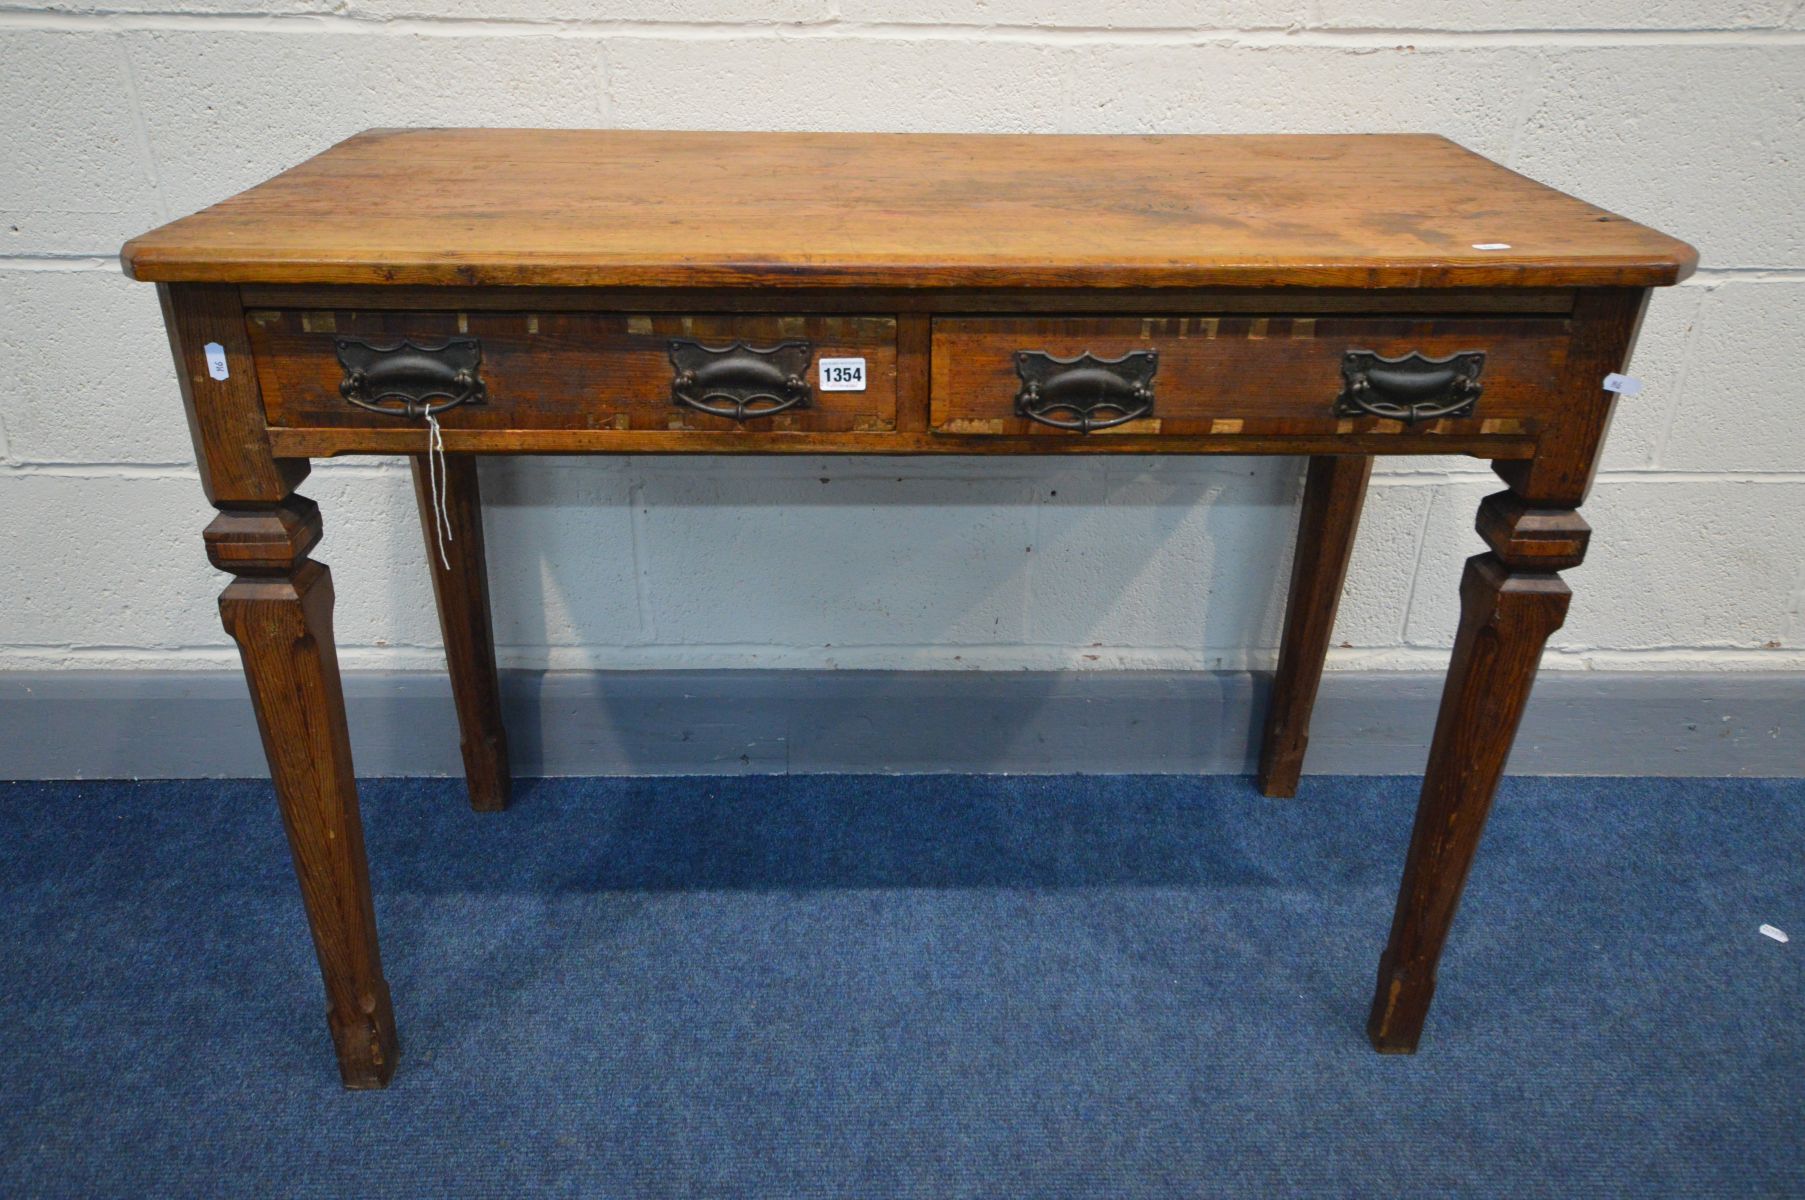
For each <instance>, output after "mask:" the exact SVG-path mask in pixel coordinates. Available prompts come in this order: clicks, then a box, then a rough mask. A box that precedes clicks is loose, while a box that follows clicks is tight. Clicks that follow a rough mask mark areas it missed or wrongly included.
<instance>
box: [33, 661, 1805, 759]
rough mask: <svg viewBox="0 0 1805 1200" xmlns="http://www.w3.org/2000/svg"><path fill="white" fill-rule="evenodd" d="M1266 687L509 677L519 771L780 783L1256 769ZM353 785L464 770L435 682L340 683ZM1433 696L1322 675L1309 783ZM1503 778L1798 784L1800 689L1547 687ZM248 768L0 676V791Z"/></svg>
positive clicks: (203, 691)
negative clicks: (863, 775)
mask: <svg viewBox="0 0 1805 1200" xmlns="http://www.w3.org/2000/svg"><path fill="white" fill-rule="evenodd" d="M1266 688H1267V680H1266V677H1265V676H1263V675H1250V674H1247V673H1244V672H1224V673H1208V672H1197V673H1190V672H1158V671H1148V672H1019V673H1017V672H1012V673H1008V674H1001V673H997V674H989V673H964V672H945V671H920V672H886V671H660V672H642V671H608V672H554V673H544V672H527V671H515V672H507V673H505V674H504V679H503V692H504V704H505V707H506V710H507V719H508V731H509V737H510V740H511V742H512V750H513V757H514V769H515V773H516V774H517V775H520V776H523V777H526V776H539V775H672V774H686V775H687V774H730V773H740V772H766V773H770V772H786V771H872V772H899V773H900V772H933V771H973V772H1012V773H1059V772H1086V773H1092V774H1098V773H1104V772H1143V771H1144V772H1197V773H1228V774H1236V773H1250V772H1251V771H1252V770H1253V767H1254V760H1255V756H1256V754H1257V753H1258V744H1257V743H1258V736H1259V717H1260V714H1261V713H1263V712H1264V709H1265V703H1266ZM345 693H346V702H347V705H348V708H349V711H350V719H351V741H352V744H353V747H354V750H355V755H356V760H357V768H358V773H359V774H361V775H446V774H454V773H457V772H459V771H460V770H461V769H462V768H461V767H460V765H459V759H458V750H457V729H456V719H455V717H454V715H453V713H452V708H451V695H450V689H449V686H448V684H447V683H446V682H445V680H444V678H443V677H441V676H439V675H435V674H430V673H356V674H347V675H346V676H345ZM1440 694H1441V677H1440V675H1438V674H1430V673H1414V672H1412V673H1401V672H1372V673H1366V672H1359V673H1355V672H1332V673H1330V674H1329V675H1328V676H1327V677H1326V678H1325V679H1324V682H1323V688H1322V697H1321V699H1320V701H1319V702H1318V704H1317V709H1316V718H1315V721H1314V732H1313V735H1312V740H1311V744H1310V757H1309V760H1308V763H1307V764H1306V769H1307V770H1308V771H1310V772H1311V773H1318V774H1383V775H1390V774H1415V773H1417V772H1419V771H1421V770H1422V768H1423V762H1424V759H1425V757H1426V754H1427V746H1428V740H1429V734H1430V732H1431V730H1432V729H1433V728H1434V724H1435V712H1436V706H1437V702H1438V700H1439V698H1440ZM1510 766H1511V770H1512V771H1513V772H1516V773H1518V774H1544V775H1783V776H1799V775H1805V675H1801V674H1791V673H1789V674H1760V675H1720V674H1705V673H1688V674H1671V675H1655V674H1643V673H1606V672H1587V673H1583V674H1580V673H1563V672H1545V673H1544V674H1543V675H1542V676H1541V679H1540V680H1539V682H1538V683H1537V684H1536V691H1535V696H1534V699H1533V700H1532V701H1531V703H1530V707H1529V713H1528V716H1527V717H1526V718H1525V720H1524V726H1523V730H1522V733H1521V735H1520V736H1519V737H1518V740H1517V749H1516V753H1515V755H1514V756H1513V757H1512V759H1511V764H1510ZM264 773H265V766H264V761H263V752H262V747H261V746H260V745H259V743H258V740H257V729H256V725H255V723H254V721H253V720H252V717H251V710H250V702H249V699H248V697H247V695H246V692H245V686H244V682H243V680H241V679H240V678H239V677H238V676H237V675H236V674H235V673H228V672H138V673H132V672H103V671H93V672H42V673H0V778H7V779H67V778H87V779H103V778H134V777H135V778H179V777H197V776H198V777H210V776H256V775H263V774H264Z"/></svg>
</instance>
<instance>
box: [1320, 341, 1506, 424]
mask: <svg viewBox="0 0 1805 1200" xmlns="http://www.w3.org/2000/svg"><path fill="white" fill-rule="evenodd" d="M1484 369H1485V351H1483V350H1463V351H1461V352H1460V353H1458V354H1450V355H1448V357H1446V358H1426V357H1424V356H1423V355H1421V354H1418V353H1416V352H1414V351H1412V352H1411V353H1409V354H1406V355H1403V356H1402V357H1400V358H1386V357H1385V356H1384V355H1381V354H1377V353H1374V352H1373V351H1371V350H1349V351H1348V352H1347V353H1346V354H1344V355H1342V356H1341V379H1342V388H1341V395H1339V396H1337V397H1335V415H1336V416H1338V417H1363V416H1364V417H1387V418H1390V419H1391V420H1393V421H1403V422H1404V423H1405V424H1407V425H1408V424H1414V423H1416V422H1417V421H1433V420H1435V419H1436V418H1437V417H1464V416H1467V415H1468V414H1470V413H1471V412H1472V411H1473V406H1474V405H1475V404H1477V403H1479V392H1480V385H1479V372H1481V371H1483V370H1484Z"/></svg>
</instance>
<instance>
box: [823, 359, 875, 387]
mask: <svg viewBox="0 0 1805 1200" xmlns="http://www.w3.org/2000/svg"><path fill="white" fill-rule="evenodd" d="M821 390H822V391H824V392H862V391H864V390H865V360H864V359H862V358H824V359H822V360H821Z"/></svg>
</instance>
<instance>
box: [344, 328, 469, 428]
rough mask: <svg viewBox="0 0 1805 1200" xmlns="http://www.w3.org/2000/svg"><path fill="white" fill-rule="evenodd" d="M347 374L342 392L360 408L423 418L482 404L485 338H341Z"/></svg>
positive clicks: (394, 415)
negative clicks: (434, 341)
mask: <svg viewBox="0 0 1805 1200" xmlns="http://www.w3.org/2000/svg"><path fill="white" fill-rule="evenodd" d="M334 344H335V345H336V347H337V349H338V363H339V366H341V367H343V368H344V370H345V377H344V378H343V379H342V380H340V381H339V385H338V393H339V395H341V396H343V397H344V398H345V399H347V400H349V401H350V402H351V403H353V404H355V405H357V407H359V408H367V409H369V410H370V411H371V412H378V413H385V414H387V415H389V416H392V417H413V418H416V419H417V418H420V417H426V416H432V415H433V414H435V413H442V412H444V411H445V410H446V409H448V408H456V407H457V406H458V405H460V404H481V403H482V402H483V400H484V399H485V398H486V397H487V395H488V393H487V390H486V389H485V388H484V386H483V380H482V365H483V347H482V343H481V342H479V341H477V340H476V339H475V338H467V337H454V338H447V339H446V340H445V341H444V342H442V343H440V344H438V345H429V344H427V343H424V342H416V341H414V340H413V339H412V338H399V339H396V340H394V341H389V342H372V341H366V340H365V339H363V338H354V337H341V338H338V339H337V340H336V342H335V343H334Z"/></svg>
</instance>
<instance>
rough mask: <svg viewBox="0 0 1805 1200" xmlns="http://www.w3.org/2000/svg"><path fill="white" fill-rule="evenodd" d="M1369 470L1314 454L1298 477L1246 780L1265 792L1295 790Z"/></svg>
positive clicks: (1366, 463)
mask: <svg viewBox="0 0 1805 1200" xmlns="http://www.w3.org/2000/svg"><path fill="white" fill-rule="evenodd" d="M1372 471H1373V460H1372V456H1371V455H1345V456H1336V455H1318V456H1317V457H1314V458H1312V459H1311V460H1310V466H1309V469H1308V471H1307V472H1306V474H1305V477H1304V502H1303V507H1302V510H1301V511H1300V512H1299V514H1298V522H1297V551H1296V553H1295V555H1294V556H1293V557H1292V560H1291V592H1290V596H1289V598H1288V599H1287V600H1286V602H1285V632H1284V635H1283V640H1282V641H1281V642H1280V644H1279V663H1278V670H1277V671H1276V672H1275V673H1274V675H1273V680H1272V701H1271V704H1270V706H1269V707H1268V708H1267V710H1266V732H1265V736H1264V737H1263V738H1262V740H1261V742H1260V770H1259V775H1258V777H1257V778H1256V779H1255V781H1254V782H1255V786H1257V787H1258V788H1259V789H1260V791H1261V793H1262V794H1264V795H1267V796H1295V795H1297V784H1298V779H1299V778H1300V777H1301V776H1302V774H1303V769H1304V751H1305V750H1306V749H1307V748H1308V746H1309V744H1310V710H1311V709H1313V708H1314V707H1315V706H1316V691H1317V689H1318V688H1319V687H1321V686H1322V668H1323V660H1324V659H1325V658H1326V657H1327V655H1328V652H1329V639H1330V637H1331V636H1332V635H1333V634H1334V631H1335V612H1336V609H1338V608H1339V607H1340V605H1341V586H1342V583H1343V582H1344V581H1345V580H1346V579H1347V568H1348V562H1349V561H1350V560H1351V559H1352V558H1353V556H1354V535H1355V533H1356V532H1358V530H1359V528H1360V510H1361V507H1362V506H1363V505H1364V504H1365V501H1366V484H1367V480H1368V479H1369V478H1371V476H1372Z"/></svg>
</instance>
